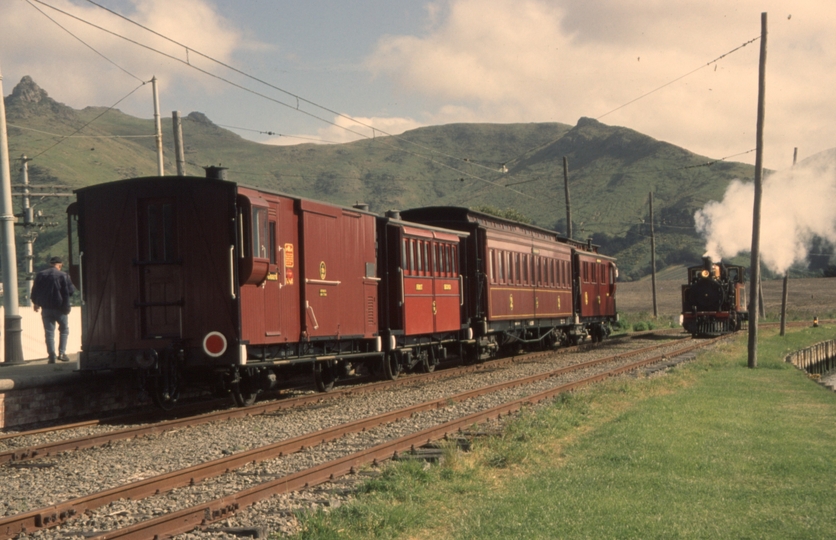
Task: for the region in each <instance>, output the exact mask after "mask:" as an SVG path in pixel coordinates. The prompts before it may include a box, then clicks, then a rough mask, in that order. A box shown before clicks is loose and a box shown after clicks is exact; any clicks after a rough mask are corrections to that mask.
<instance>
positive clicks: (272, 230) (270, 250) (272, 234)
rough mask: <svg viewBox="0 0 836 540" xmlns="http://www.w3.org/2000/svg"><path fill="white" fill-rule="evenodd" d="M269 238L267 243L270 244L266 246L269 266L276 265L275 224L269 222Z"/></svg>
mask: <svg viewBox="0 0 836 540" xmlns="http://www.w3.org/2000/svg"><path fill="white" fill-rule="evenodd" d="M269 232H270V237H269V241H270V244H269V245H268V246H267V252H268V254H269V259H270V264H276V222H275V221H271V222H270V226H269Z"/></svg>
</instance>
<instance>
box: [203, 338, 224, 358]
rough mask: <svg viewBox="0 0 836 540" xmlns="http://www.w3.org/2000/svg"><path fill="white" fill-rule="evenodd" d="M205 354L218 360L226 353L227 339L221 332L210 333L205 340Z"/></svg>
mask: <svg viewBox="0 0 836 540" xmlns="http://www.w3.org/2000/svg"><path fill="white" fill-rule="evenodd" d="M203 352H205V353H206V354H208V355H209V356H211V357H212V358H217V357H219V356H221V355H222V354H223V353H225V352H226V338H225V337H224V335H223V334H221V333H220V332H209V333H208V334H206V337H205V338H203Z"/></svg>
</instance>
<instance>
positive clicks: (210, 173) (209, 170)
mask: <svg viewBox="0 0 836 540" xmlns="http://www.w3.org/2000/svg"><path fill="white" fill-rule="evenodd" d="M203 170H205V171H206V178H207V179H209V180H226V171H227V168H226V167H220V166H219V167H215V166H214V165H210V166H208V167H203Z"/></svg>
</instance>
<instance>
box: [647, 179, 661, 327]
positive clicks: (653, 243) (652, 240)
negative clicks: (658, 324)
mask: <svg viewBox="0 0 836 540" xmlns="http://www.w3.org/2000/svg"><path fill="white" fill-rule="evenodd" d="M648 200H649V201H650V284H651V286H652V287H653V318H654V319H655V318H657V317H658V316H659V311H658V309H657V308H656V233H655V232H654V231H653V192H652V191H651V192H650V194H649V195H648Z"/></svg>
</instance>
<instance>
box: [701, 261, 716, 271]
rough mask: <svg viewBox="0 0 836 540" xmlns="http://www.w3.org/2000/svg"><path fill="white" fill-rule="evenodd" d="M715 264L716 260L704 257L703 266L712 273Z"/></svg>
mask: <svg viewBox="0 0 836 540" xmlns="http://www.w3.org/2000/svg"><path fill="white" fill-rule="evenodd" d="M713 265H714V261H712V260H711V257H703V258H702V267H703V268H705V269H706V270H707V271H708V272H709V273H711V267H712V266H713Z"/></svg>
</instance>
